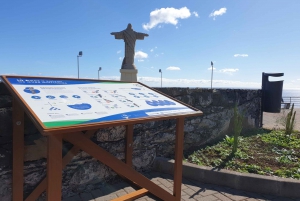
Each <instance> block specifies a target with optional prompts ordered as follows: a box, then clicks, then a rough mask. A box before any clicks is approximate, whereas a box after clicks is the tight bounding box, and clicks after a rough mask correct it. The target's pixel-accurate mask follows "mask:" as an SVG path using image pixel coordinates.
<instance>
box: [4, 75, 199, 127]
mask: <svg viewBox="0 0 300 201" xmlns="http://www.w3.org/2000/svg"><path fill="white" fill-rule="evenodd" d="M6 80H7V81H8V82H9V84H10V85H11V86H12V87H13V89H14V90H15V91H16V92H17V93H18V95H19V96H20V97H22V99H23V101H24V102H25V103H26V104H27V105H28V106H29V108H30V109H31V110H32V111H33V112H34V113H35V115H36V116H37V117H38V118H39V121H40V122H42V124H43V127H44V128H46V129H48V128H53V127H62V126H74V125H80V124H88V123H97V122H106V121H116V120H126V119H134V118H143V117H150V116H159V115H161V116H163V115H172V114H182V113H191V112H195V110H194V109H192V108H190V107H187V106H186V105H184V104H181V103H179V102H178V101H176V100H174V99H171V98H169V97H167V96H165V95H162V94H161V93H159V92H156V91H155V90H153V89H151V88H149V87H147V86H145V85H143V84H141V83H138V82H137V83H126V82H117V81H100V80H80V79H78V80H76V79H58V78H37V77H13V76H7V77H6Z"/></svg>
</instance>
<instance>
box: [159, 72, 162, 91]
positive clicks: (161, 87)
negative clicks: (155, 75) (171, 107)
mask: <svg viewBox="0 0 300 201" xmlns="http://www.w3.org/2000/svg"><path fill="white" fill-rule="evenodd" d="M159 72H160V88H162V71H161V69H159Z"/></svg>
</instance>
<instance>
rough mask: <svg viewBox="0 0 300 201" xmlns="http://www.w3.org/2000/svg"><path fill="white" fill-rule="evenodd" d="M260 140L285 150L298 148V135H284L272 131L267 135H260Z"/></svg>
mask: <svg viewBox="0 0 300 201" xmlns="http://www.w3.org/2000/svg"><path fill="white" fill-rule="evenodd" d="M261 140H262V141H263V142H266V143H270V144H273V145H277V146H281V147H285V148H290V149H293V148H300V135H299V134H291V135H286V134H285V133H284V132H283V131H272V132H271V133H269V134H268V135H262V136H261Z"/></svg>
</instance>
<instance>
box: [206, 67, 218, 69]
mask: <svg viewBox="0 0 300 201" xmlns="http://www.w3.org/2000/svg"><path fill="white" fill-rule="evenodd" d="M213 69H214V70H217V69H216V68H215V67H213ZM207 70H211V67H209V68H208V69H207Z"/></svg>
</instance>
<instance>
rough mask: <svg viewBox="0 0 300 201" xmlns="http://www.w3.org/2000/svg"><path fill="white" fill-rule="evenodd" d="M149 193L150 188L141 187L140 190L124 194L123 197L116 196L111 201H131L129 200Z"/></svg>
mask: <svg viewBox="0 0 300 201" xmlns="http://www.w3.org/2000/svg"><path fill="white" fill-rule="evenodd" d="M147 193H148V190H147V189H144V188H142V189H140V190H137V191H134V192H132V193H128V194H126V195H123V196H121V197H118V198H115V199H113V200H111V201H129V200H135V199H137V198H139V197H142V196H144V195H146V194H147Z"/></svg>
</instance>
